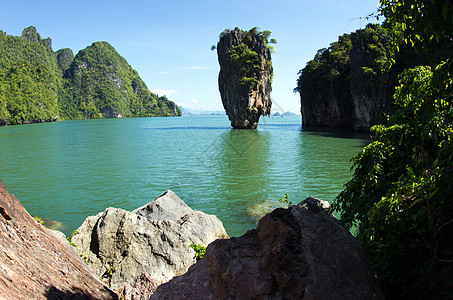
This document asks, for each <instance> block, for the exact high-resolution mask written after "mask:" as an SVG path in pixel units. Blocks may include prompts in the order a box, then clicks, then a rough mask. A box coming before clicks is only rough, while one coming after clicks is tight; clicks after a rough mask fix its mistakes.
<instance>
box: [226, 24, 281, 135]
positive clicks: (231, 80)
mask: <svg viewBox="0 0 453 300" xmlns="http://www.w3.org/2000/svg"><path fill="white" fill-rule="evenodd" d="M269 34H270V32H269V31H264V32H258V31H257V29H256V28H253V29H251V30H250V31H242V30H240V29H239V28H237V27H236V28H235V29H234V30H228V29H227V30H225V31H224V32H223V33H222V34H221V35H220V40H219V42H218V44H217V56H218V60H219V64H220V73H219V91H220V96H221V98H222V103H223V107H224V108H225V111H226V113H227V115H228V118H229V119H230V121H231V126H232V127H233V128H256V127H257V126H258V121H259V118H260V117H261V116H262V115H263V116H269V115H270V112H271V106H272V101H271V90H272V86H271V83H272V76H273V68H272V62H271V51H270V47H269V46H268V43H270V42H271V41H275V40H271V41H268V36H269Z"/></svg>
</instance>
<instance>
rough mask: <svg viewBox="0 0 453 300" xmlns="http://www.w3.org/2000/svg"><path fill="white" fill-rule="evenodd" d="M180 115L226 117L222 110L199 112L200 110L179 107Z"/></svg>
mask: <svg viewBox="0 0 453 300" xmlns="http://www.w3.org/2000/svg"><path fill="white" fill-rule="evenodd" d="M179 108H180V109H181V112H182V115H183V116H187V115H226V113H225V111H224V110H201V109H190V108H185V107H182V106H180V107H179Z"/></svg>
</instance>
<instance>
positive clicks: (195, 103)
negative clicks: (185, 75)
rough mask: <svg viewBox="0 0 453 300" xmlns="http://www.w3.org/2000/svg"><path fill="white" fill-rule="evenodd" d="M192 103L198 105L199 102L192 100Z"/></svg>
mask: <svg viewBox="0 0 453 300" xmlns="http://www.w3.org/2000/svg"><path fill="white" fill-rule="evenodd" d="M192 102H193V103H195V104H198V103H200V102H198V100H197V99H192Z"/></svg>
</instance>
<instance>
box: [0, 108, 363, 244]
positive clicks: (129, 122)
mask: <svg viewBox="0 0 453 300" xmlns="http://www.w3.org/2000/svg"><path fill="white" fill-rule="evenodd" d="M300 124H301V120H300V116H298V117H271V118H267V117H266V118H262V119H261V121H260V125H259V127H258V129H257V130H234V129H231V127H230V125H229V121H228V118H227V117H226V116H183V117H175V118H171V117H168V118H131V119H102V120H79V121H64V122H56V123H44V124H31V125H21V126H9V127H0V179H1V180H2V181H3V183H4V184H5V186H6V187H7V188H8V190H9V192H10V193H13V194H14V195H15V196H16V197H17V198H18V199H19V200H20V201H21V203H22V205H23V206H24V207H25V208H26V209H27V211H28V212H29V213H30V214H32V215H35V216H39V217H42V218H48V219H51V220H54V221H58V222H61V227H60V228H59V230H61V231H63V232H64V233H65V234H70V233H71V232H72V230H74V229H76V228H77V227H79V226H80V225H81V223H82V222H83V220H85V218H86V217H87V216H90V215H95V214H97V213H99V212H101V211H104V209H105V208H107V207H118V208H123V209H126V210H133V209H135V208H137V207H139V206H142V205H143V204H146V203H148V202H149V201H151V200H153V199H154V198H155V197H157V196H158V195H159V194H161V193H163V192H164V191H166V190H168V189H171V190H173V191H174V192H175V193H176V194H177V195H178V196H179V197H180V198H181V199H183V200H184V201H185V202H186V203H187V204H188V205H189V206H190V207H192V208H194V209H199V210H202V211H204V212H206V213H209V214H215V215H217V216H218V217H219V218H220V219H221V221H222V222H223V224H224V226H225V228H226V230H227V232H228V233H229V234H230V235H231V236H239V235H241V234H243V233H244V232H245V231H246V230H248V229H251V228H254V227H255V226H256V223H257V220H258V219H259V218H260V217H261V216H262V215H263V214H264V213H266V212H268V211H270V210H271V209H273V208H275V207H278V206H281V205H282V204H281V203H280V202H279V200H278V199H279V198H280V197H283V196H284V195H285V193H287V194H289V195H290V199H289V200H290V201H292V202H293V203H294V204H297V203H298V202H300V201H302V200H303V199H305V198H306V197H308V196H312V197H317V198H320V199H322V200H327V201H329V202H331V201H332V200H333V199H334V198H335V197H336V196H337V195H338V193H339V192H340V191H341V190H342V187H343V185H344V184H345V183H346V182H347V181H348V180H349V179H350V177H351V175H352V173H351V172H350V167H351V164H352V163H351V162H350V159H351V157H352V156H353V155H354V153H356V152H358V151H360V150H361V148H362V147H363V146H364V145H366V143H367V142H368V136H367V135H364V134H360V133H357V132H353V131H348V130H338V129H336V130H327V129H325V130H314V129H313V130H305V129H304V130H302V129H301V125H300Z"/></svg>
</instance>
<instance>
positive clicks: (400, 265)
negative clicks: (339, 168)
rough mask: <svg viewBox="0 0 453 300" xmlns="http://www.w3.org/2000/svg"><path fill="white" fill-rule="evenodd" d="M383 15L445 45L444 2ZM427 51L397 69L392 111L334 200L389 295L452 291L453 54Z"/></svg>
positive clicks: (394, 8)
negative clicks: (422, 62) (418, 61)
mask: <svg viewBox="0 0 453 300" xmlns="http://www.w3.org/2000/svg"><path fill="white" fill-rule="evenodd" d="M446 4H447V6H445V5H446ZM445 7H447V8H445ZM381 12H382V13H383V14H384V15H385V16H386V17H387V22H388V24H389V28H390V29H391V30H392V31H393V32H398V30H402V33H401V34H402V35H403V36H404V39H405V40H406V42H407V43H409V44H410V45H412V43H414V45H415V44H418V47H420V48H424V47H426V46H427V45H428V44H429V45H430V46H432V45H434V44H433V43H434V42H435V45H436V46H437V47H441V46H442V47H445V46H446V48H444V49H451V48H449V47H450V46H451V39H450V38H449V36H448V35H449V34H450V33H451V31H450V32H449V33H446V32H445V29H446V28H452V27H451V26H452V24H453V22H452V20H451V5H450V4H449V1H443V2H442V1H436V0H433V1H401V2H400V1H396V2H395V1H381ZM397 36H400V34H394V35H393V37H397ZM426 39H427V40H426ZM430 40H431V41H430ZM434 40H436V41H434ZM426 42H429V43H428V44H427V43H426ZM393 44H394V45H395V44H397V41H396V42H395V41H394V42H393ZM394 50H398V48H397V47H394ZM425 53H427V54H428V55H429V57H428V60H427V61H431V62H432V64H431V65H427V66H417V67H415V68H410V69H406V70H404V71H403V72H402V73H401V75H400V76H399V84H398V86H397V87H396V90H395V93H394V96H393V99H394V105H395V109H394V111H393V112H392V113H391V114H389V115H388V116H387V120H386V123H385V124H384V125H377V126H375V127H373V128H372V131H373V137H372V140H371V143H370V144H369V145H368V146H366V147H365V148H364V150H363V151H362V152H360V153H358V154H357V155H356V156H355V157H354V159H353V161H354V175H353V178H352V180H351V181H349V182H348V183H347V184H346V186H345V190H344V191H343V192H342V193H340V195H339V196H338V197H337V199H336V201H335V204H334V208H335V209H336V210H337V212H338V213H339V214H340V216H341V220H342V222H343V223H344V224H345V225H346V226H347V227H348V228H354V227H356V231H357V238H358V240H359V241H360V243H361V244H362V245H363V247H364V248H365V251H366V252H367V253H368V255H369V258H370V261H371V263H372V265H373V267H374V268H375V270H376V271H377V272H378V276H379V279H380V282H381V287H382V289H383V291H384V293H385V294H386V296H387V298H389V299H414V298H418V299H426V298H431V299H450V298H451V297H452V296H453V282H452V281H451V278H453V267H452V263H453V242H452V241H453V163H452V162H453V106H452V104H453V102H452V101H453V87H452V86H453V79H452V76H451V74H452V73H453V66H452V61H451V57H452V56H451V54H452V53H451V52H450V55H449V57H450V59H447V60H444V61H442V59H444V58H445V57H446V56H445V53H448V51H447V52H445V51H437V50H436V51H425ZM437 53H440V55H439V56H437V57H436V55H437ZM447 56H448V55H447ZM432 58H435V59H432Z"/></svg>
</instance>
